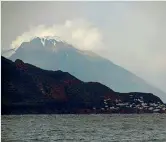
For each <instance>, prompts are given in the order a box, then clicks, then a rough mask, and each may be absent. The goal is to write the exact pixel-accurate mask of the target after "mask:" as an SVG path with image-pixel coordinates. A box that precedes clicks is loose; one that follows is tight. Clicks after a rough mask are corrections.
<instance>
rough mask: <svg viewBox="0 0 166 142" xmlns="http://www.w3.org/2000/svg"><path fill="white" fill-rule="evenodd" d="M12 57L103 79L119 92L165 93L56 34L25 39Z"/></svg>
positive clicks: (73, 73) (48, 67)
mask: <svg viewBox="0 0 166 142" xmlns="http://www.w3.org/2000/svg"><path fill="white" fill-rule="evenodd" d="M10 59H11V60H13V61H15V60H16V59H21V60H23V61H24V62H26V63H30V64H33V65H36V66H38V67H40V68H42V69H46V70H62V71H65V72H69V73H70V74H72V75H74V76H76V77H77V78H79V79H81V80H83V81H86V82H88V81H94V82H100V83H102V84H104V85H106V86H108V87H110V88H112V89H113V90H115V91H118V92H150V93H154V94H156V95H158V96H160V97H161V98H162V99H165V96H166V94H165V93H164V92H162V91H161V90H159V89H157V88H155V87H153V86H151V85H149V84H147V83H146V82H145V81H144V80H143V79H141V78H139V77H137V76H136V75H134V74H132V73H131V72H129V71H127V70H125V69H124V68H122V67H120V66H117V65H115V64H114V63H112V62H111V61H109V60H107V59H104V58H102V57H100V56H98V55H96V54H94V53H92V52H89V51H80V50H78V49H76V48H75V47H73V46H72V45H70V44H67V43H66V42H64V41H61V40H59V39H56V37H43V38H39V37H36V38H34V39H32V40H31V41H29V42H23V43H22V44H21V46H20V47H19V48H18V49H17V50H16V51H15V53H14V54H13V55H12V56H11V57H10ZM165 101H166V100H165Z"/></svg>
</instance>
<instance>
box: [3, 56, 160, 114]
mask: <svg viewBox="0 0 166 142" xmlns="http://www.w3.org/2000/svg"><path fill="white" fill-rule="evenodd" d="M1 61H2V63H1V65H2V114H24V113H81V111H82V110H85V109H88V110H91V111H92V110H94V108H95V110H100V111H101V110H102V111H103V110H107V109H108V106H109V107H114V108H115V106H117V105H118V104H120V103H128V106H129V104H130V105H131V104H133V106H131V107H133V108H135V107H136V105H137V104H140V103H142V102H144V103H146V104H160V105H162V104H163V102H162V101H161V100H160V98H158V97H157V96H154V95H153V94H150V93H149V94H148V93H136V92H135V93H125V94H121V93H116V92H114V91H113V90H111V89H109V88H108V87H107V86H105V85H102V84H100V83H97V82H88V83H86V82H82V81H80V80H79V79H77V78H75V77H74V76H72V75H70V74H69V73H67V72H62V71H46V70H43V69H40V68H38V67H35V66H33V65H30V64H27V63H24V62H23V61H21V60H19V59H17V60H16V61H15V62H12V61H10V60H8V59H6V58H4V57H1ZM140 99H141V100H140ZM106 102H107V103H108V104H107V105H106V104H105V103H106ZM117 108H120V107H117ZM116 111H117V109H116Z"/></svg>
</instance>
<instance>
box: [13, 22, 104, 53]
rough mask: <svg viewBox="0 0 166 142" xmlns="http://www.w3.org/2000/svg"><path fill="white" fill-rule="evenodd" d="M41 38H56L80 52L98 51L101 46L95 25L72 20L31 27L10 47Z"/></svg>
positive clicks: (100, 38)
mask: <svg viewBox="0 0 166 142" xmlns="http://www.w3.org/2000/svg"><path fill="white" fill-rule="evenodd" d="M43 36H58V37H60V38H61V39H62V40H65V41H66V42H68V43H69V44H72V45H73V46H75V47H76V48H78V49H81V50H92V49H94V48H95V49H98V48H100V47H102V45H103V43H102V34H101V31H100V30H99V29H98V28H97V27H95V25H93V24H92V23H90V22H88V21H87V20H84V19H74V20H66V21H65V23H63V24H56V25H52V26H51V27H48V26H45V25H39V26H37V27H32V28H30V30H29V31H28V32H24V33H23V34H22V35H21V36H18V37H17V38H16V40H14V41H13V42H12V44H11V47H12V48H18V47H19V46H20V45H21V43H22V42H28V41H30V40H31V39H33V38H34V37H43Z"/></svg>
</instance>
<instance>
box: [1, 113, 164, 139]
mask: <svg viewBox="0 0 166 142" xmlns="http://www.w3.org/2000/svg"><path fill="white" fill-rule="evenodd" d="M1 141H2V142H166V114H85V115H75V114H73V115H68V114H65V115H55V114H53V115H2V116H1Z"/></svg>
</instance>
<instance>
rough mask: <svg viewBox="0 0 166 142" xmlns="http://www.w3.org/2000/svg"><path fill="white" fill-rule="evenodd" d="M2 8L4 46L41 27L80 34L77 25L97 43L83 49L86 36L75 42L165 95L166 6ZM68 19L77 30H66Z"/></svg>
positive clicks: (67, 35)
mask: <svg viewBox="0 0 166 142" xmlns="http://www.w3.org/2000/svg"><path fill="white" fill-rule="evenodd" d="M1 8H2V20H1V21H2V48H10V46H11V44H12V41H14V40H16V39H17V37H18V36H21V35H22V34H23V33H25V32H26V34H27V32H29V31H30V29H31V32H29V33H28V35H29V34H32V31H35V30H34V29H35V27H37V26H39V25H45V26H47V31H48V28H49V27H51V28H50V29H49V31H50V30H51V31H54V29H55V28H56V30H55V31H56V33H58V34H61V33H62V31H63V32H64V31H65V34H63V35H62V37H64V38H70V33H71V35H73V34H74V33H78V32H75V27H79V26H80V29H83V30H81V31H83V33H86V32H88V37H89V38H88V39H92V43H89V44H88V45H85V46H79V45H78V43H80V45H83V44H82V43H84V42H85V41H84V42H83V38H84V35H85V34H82V33H81V35H80V37H79V38H74V39H70V41H71V43H73V44H75V45H76V46H77V45H78V46H79V48H86V50H87V49H89V50H92V51H94V52H96V53H99V54H100V55H102V56H104V57H107V58H108V59H110V60H111V61H113V62H114V63H116V64H118V65H120V66H123V67H124V68H126V69H128V70H130V71H132V72H133V73H135V74H136V75H138V76H140V77H142V78H143V79H145V80H146V81H148V82H149V83H150V84H153V85H155V86H157V87H158V88H160V89H162V90H163V91H165V92H166V88H165V84H166V2H2V4H1ZM77 19H82V20H83V22H80V21H79V20H77ZM66 20H69V21H72V25H73V26H74V27H73V28H66V27H65V22H66ZM78 21H79V22H78ZM89 23H90V24H89ZM57 25H58V26H57ZM32 27H33V28H32ZM57 30H58V31H57ZM68 30H69V31H68ZM91 34H93V36H91ZM24 35H25V34H24ZM26 36H27V35H26ZM88 39H87V40H86V42H89V41H88ZM76 41H77V42H76ZM90 46H91V47H93V48H90ZM95 47H96V48H95Z"/></svg>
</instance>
